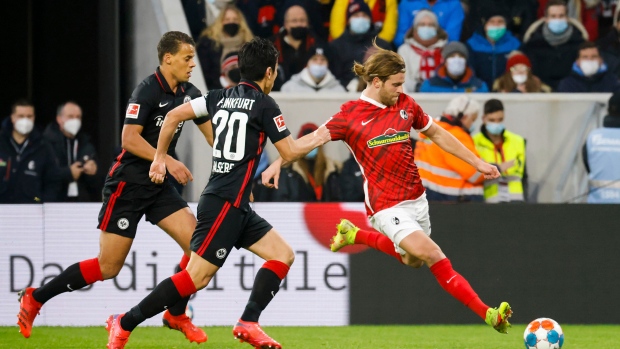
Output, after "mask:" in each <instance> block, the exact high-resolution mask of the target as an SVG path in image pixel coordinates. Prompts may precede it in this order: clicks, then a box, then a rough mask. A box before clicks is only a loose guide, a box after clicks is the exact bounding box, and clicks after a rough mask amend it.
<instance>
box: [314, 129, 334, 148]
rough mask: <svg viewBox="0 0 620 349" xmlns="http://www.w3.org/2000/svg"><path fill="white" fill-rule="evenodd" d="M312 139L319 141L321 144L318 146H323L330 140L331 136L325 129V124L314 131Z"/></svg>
mask: <svg viewBox="0 0 620 349" xmlns="http://www.w3.org/2000/svg"><path fill="white" fill-rule="evenodd" d="M314 137H316V138H318V139H319V141H320V142H321V144H320V145H323V144H325V143H327V142H329V141H331V140H332V136H331V134H330V133H329V130H328V129H327V126H325V124H323V125H321V126H319V128H318V129H317V130H316V131H314Z"/></svg>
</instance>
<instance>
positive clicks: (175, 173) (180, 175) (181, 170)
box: [151, 156, 194, 185]
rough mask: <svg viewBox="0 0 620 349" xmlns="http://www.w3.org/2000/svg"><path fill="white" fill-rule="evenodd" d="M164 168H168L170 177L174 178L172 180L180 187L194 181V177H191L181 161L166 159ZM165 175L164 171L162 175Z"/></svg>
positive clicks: (169, 157) (168, 157) (171, 158)
mask: <svg viewBox="0 0 620 349" xmlns="http://www.w3.org/2000/svg"><path fill="white" fill-rule="evenodd" d="M166 167H167V168H168V172H170V175H172V177H174V179H176V180H177V182H179V183H180V184H182V185H186V184H187V182H190V181H193V180H194V177H192V173H191V172H190V171H189V169H188V168H187V167H185V165H183V163H182V162H181V161H178V160H176V159H174V158H173V157H171V156H167V157H166ZM151 168H152V166H151ZM165 174H166V172H165V170H164V175H165ZM160 183H161V182H160Z"/></svg>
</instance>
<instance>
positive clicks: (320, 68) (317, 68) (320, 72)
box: [308, 64, 327, 79]
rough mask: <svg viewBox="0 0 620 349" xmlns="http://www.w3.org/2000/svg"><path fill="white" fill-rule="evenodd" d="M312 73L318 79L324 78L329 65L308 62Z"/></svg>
mask: <svg viewBox="0 0 620 349" xmlns="http://www.w3.org/2000/svg"><path fill="white" fill-rule="evenodd" d="M308 70H309V71H310V75H312V76H313V77H315V78H317V79H321V78H323V77H324V76H325V75H326V74H327V66H326V65H323V64H308Z"/></svg>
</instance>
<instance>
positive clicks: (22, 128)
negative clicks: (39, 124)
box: [13, 118, 34, 136]
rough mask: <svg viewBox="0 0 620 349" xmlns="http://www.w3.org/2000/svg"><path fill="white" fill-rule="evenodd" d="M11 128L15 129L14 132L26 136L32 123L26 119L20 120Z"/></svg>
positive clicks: (30, 129) (32, 125)
mask: <svg viewBox="0 0 620 349" xmlns="http://www.w3.org/2000/svg"><path fill="white" fill-rule="evenodd" d="M13 127H14V128H15V131H17V132H19V134H21V135H23V136H26V135H28V134H30V132H31V131H32V128H33V127H34V121H32V120H31V119H28V118H20V119H19V120H17V121H15V125H14V126H13Z"/></svg>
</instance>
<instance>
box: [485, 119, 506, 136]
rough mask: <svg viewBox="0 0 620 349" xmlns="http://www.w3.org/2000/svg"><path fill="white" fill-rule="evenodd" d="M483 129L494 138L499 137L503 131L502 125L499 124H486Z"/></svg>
mask: <svg viewBox="0 0 620 349" xmlns="http://www.w3.org/2000/svg"><path fill="white" fill-rule="evenodd" d="M484 127H485V128H486V129H487V132H489V133H490V134H492V135H494V136H499V135H501V134H502V132H503V131H504V124H503V123H501V122H487V123H486V124H484Z"/></svg>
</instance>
